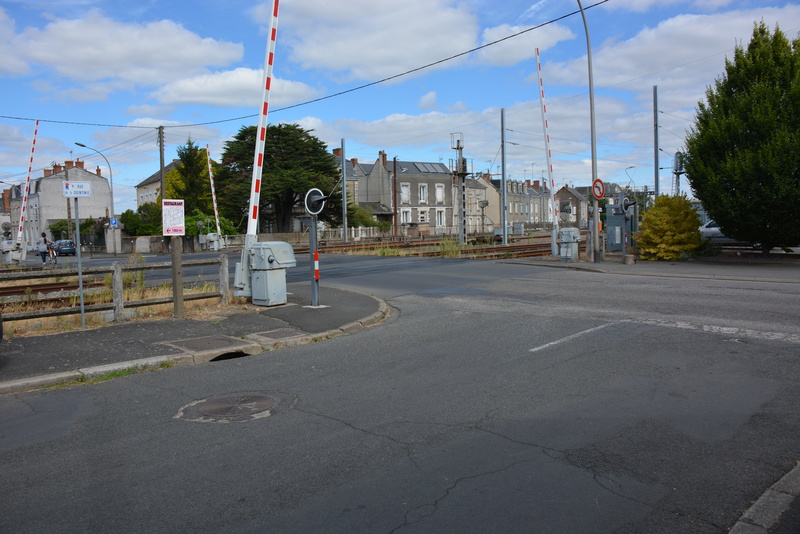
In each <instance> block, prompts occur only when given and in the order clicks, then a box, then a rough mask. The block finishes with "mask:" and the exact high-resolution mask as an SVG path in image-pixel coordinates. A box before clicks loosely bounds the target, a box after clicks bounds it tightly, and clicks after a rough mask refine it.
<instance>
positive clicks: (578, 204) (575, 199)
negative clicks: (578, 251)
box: [556, 186, 589, 228]
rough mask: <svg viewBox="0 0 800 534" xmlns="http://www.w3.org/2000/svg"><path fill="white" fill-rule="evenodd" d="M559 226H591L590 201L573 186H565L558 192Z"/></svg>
mask: <svg viewBox="0 0 800 534" xmlns="http://www.w3.org/2000/svg"><path fill="white" fill-rule="evenodd" d="M556 200H557V201H558V218H559V221H558V223H559V226H562V227H564V226H572V227H576V228H588V227H589V201H588V199H587V198H586V197H585V196H583V195H582V194H580V193H579V192H578V191H576V190H575V189H574V188H572V187H567V186H564V187H562V188H561V189H559V190H558V191H557V192H556Z"/></svg>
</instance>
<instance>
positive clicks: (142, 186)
mask: <svg viewBox="0 0 800 534" xmlns="http://www.w3.org/2000/svg"><path fill="white" fill-rule="evenodd" d="M180 163H181V160H179V159H173V160H172V161H171V162H170V163H168V164H167V165H165V166H164V176H166V175H167V174H168V173H169V172H170V171H171V170H172V169H174V168H175V167H177V166H178V165H180ZM160 194H161V169H159V170H157V171H156V172H155V173H153V174H151V175H150V176H148V177H147V178H145V179H144V180H142V181H141V182H139V184H138V185H137V186H136V207H137V208H140V207H142V204H147V203H148V202H158V197H159V195H160Z"/></svg>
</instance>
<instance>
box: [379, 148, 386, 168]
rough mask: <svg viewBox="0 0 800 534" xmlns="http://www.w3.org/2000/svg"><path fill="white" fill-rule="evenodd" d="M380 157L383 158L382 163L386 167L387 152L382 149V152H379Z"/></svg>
mask: <svg viewBox="0 0 800 534" xmlns="http://www.w3.org/2000/svg"><path fill="white" fill-rule="evenodd" d="M378 157H379V158H380V159H381V165H383V166H384V167H386V152H384V151H383V150H381V151H380V152H378Z"/></svg>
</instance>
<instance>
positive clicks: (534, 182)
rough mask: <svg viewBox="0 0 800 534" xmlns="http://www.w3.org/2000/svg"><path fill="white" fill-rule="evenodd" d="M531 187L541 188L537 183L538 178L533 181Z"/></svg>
mask: <svg viewBox="0 0 800 534" xmlns="http://www.w3.org/2000/svg"><path fill="white" fill-rule="evenodd" d="M533 187H535V188H536V189H541V187H542V186H541V184H539V180H534V181H533Z"/></svg>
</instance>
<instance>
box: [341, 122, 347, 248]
mask: <svg viewBox="0 0 800 534" xmlns="http://www.w3.org/2000/svg"><path fill="white" fill-rule="evenodd" d="M346 163H347V159H346V158H345V157H344V137H342V243H347V166H346Z"/></svg>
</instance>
